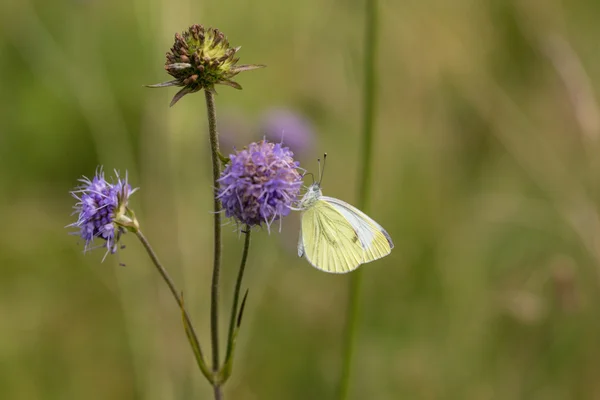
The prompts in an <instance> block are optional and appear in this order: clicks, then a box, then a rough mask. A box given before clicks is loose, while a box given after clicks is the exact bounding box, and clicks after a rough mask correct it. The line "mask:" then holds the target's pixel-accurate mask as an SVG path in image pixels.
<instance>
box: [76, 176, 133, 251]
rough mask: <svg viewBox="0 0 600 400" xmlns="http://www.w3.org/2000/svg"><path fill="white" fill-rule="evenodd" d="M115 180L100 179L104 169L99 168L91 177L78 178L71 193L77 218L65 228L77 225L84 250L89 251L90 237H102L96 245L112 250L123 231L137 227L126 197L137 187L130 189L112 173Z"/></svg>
mask: <svg viewBox="0 0 600 400" xmlns="http://www.w3.org/2000/svg"><path fill="white" fill-rule="evenodd" d="M115 175H116V182H114V183H110V182H108V181H107V180H106V179H104V171H102V168H99V169H98V170H97V171H96V175H95V176H94V178H93V179H91V180H90V179H88V178H86V177H83V178H82V179H80V180H79V181H80V182H81V183H83V185H80V186H78V187H77V188H76V189H75V190H73V191H72V192H71V195H72V196H73V197H75V198H76V199H77V200H78V202H77V204H76V205H75V207H74V209H75V212H74V214H78V217H77V221H75V222H73V223H72V224H69V225H67V227H73V228H78V229H79V232H77V234H79V236H81V238H82V239H83V240H85V248H84V252H85V251H89V250H93V249H94V247H91V244H92V243H93V241H94V239H96V238H99V239H102V240H104V243H103V244H102V245H101V246H98V247H105V248H106V254H105V255H104V257H105V258H106V255H107V254H108V253H112V254H114V253H116V252H117V249H118V243H119V240H120V238H121V236H122V235H123V234H124V233H125V232H126V231H127V230H132V231H135V230H137V229H139V226H138V222H137V220H136V219H135V215H134V214H133V212H132V211H131V210H130V209H129V208H128V201H129V196H130V195H131V194H133V193H134V192H135V191H136V190H137V189H131V186H130V185H129V183H128V182H127V175H126V176H125V179H124V180H122V179H121V178H119V175H118V174H117V173H116V171H115Z"/></svg>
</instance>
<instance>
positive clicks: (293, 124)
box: [261, 108, 315, 154]
mask: <svg viewBox="0 0 600 400" xmlns="http://www.w3.org/2000/svg"><path fill="white" fill-rule="evenodd" d="M261 130H262V132H264V135H265V137H266V138H267V139H268V140H271V141H273V142H284V143H286V144H287V145H289V146H290V147H292V148H293V149H294V151H295V152H296V154H302V153H308V152H310V150H311V149H312V146H313V144H314V141H315V131H314V128H313V125H312V123H311V122H310V121H309V120H308V118H306V117H305V116H303V115H301V114H300V113H298V112H296V111H294V110H291V109H287V108H272V109H270V110H267V111H266V112H265V113H264V114H263V115H262V117H261Z"/></svg>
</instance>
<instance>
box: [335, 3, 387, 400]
mask: <svg viewBox="0 0 600 400" xmlns="http://www.w3.org/2000/svg"><path fill="white" fill-rule="evenodd" d="M377 8H378V4H377V0H366V10H365V11H366V13H365V19H366V20H365V32H364V35H365V36H364V49H363V57H364V64H363V68H364V78H363V79H364V83H363V110H362V119H363V126H362V143H361V146H360V155H359V160H360V161H359V165H358V174H359V176H358V203H357V205H358V207H359V208H361V209H362V210H364V211H366V210H367V209H368V206H369V204H368V202H369V193H370V192H371V175H372V174H371V169H372V166H373V162H372V159H373V136H374V134H373V131H374V123H375V109H376V86H377V82H376V78H377V77H376V62H377V56H378V51H377V50H378V49H377V47H378V38H377V19H378V15H377V13H378V9H377ZM361 284H362V270H361V269H359V270H357V271H355V272H353V273H352V275H351V276H350V287H349V289H348V302H347V311H346V326H345V329H344V334H345V337H344V342H343V349H342V351H343V360H342V372H341V377H340V383H339V388H338V399H339V400H346V399H347V398H348V393H349V389H350V376H351V372H352V364H353V359H354V342H355V337H356V330H357V322H358V315H359V305H360V288H361Z"/></svg>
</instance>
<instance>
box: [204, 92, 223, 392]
mask: <svg viewBox="0 0 600 400" xmlns="http://www.w3.org/2000/svg"><path fill="white" fill-rule="evenodd" d="M204 95H205V97H206V111H207V114H208V133H209V137H210V150H211V155H212V170H213V188H214V193H213V199H214V214H213V215H214V236H215V238H214V245H215V248H214V259H213V274H212V284H211V295H210V334H211V335H210V338H211V344H212V369H213V373H214V374H217V373H218V371H219V275H220V273H221V200H219V199H218V197H217V196H218V191H219V176H220V175H221V160H220V159H219V137H218V134H217V111H216V109H215V97H214V93H213V92H212V91H211V90H210V89H205V90H204ZM214 394H215V400H217V399H221V398H222V397H223V395H222V391H221V386H220V383H218V382H217V381H215V384H214Z"/></svg>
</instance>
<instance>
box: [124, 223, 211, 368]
mask: <svg viewBox="0 0 600 400" xmlns="http://www.w3.org/2000/svg"><path fill="white" fill-rule="evenodd" d="M135 234H136V236H137V237H138V239H139V240H140V242H142V245H143V246H144V248H145V249H146V251H147V252H148V255H149V256H150V259H151V260H152V263H153V264H154V266H155V267H156V269H157V270H158V273H159V274H160V276H161V277H162V278H163V280H164V281H165V283H166V284H167V286H168V287H169V289H170V290H171V293H172V294H173V297H174V298H175V301H176V302H177V304H178V305H179V308H180V309H182V310H183V312H184V315H185V320H186V322H187V325H188V327H189V329H190V332H191V336H192V339H191V340H192V341H193V346H195V347H196V349H197V350H198V352H199V353H200V360H198V363H199V365H200V368H202V365H206V363H205V362H204V355H203V354H202V350H201V348H200V341H199V340H198V335H197V334H196V331H195V330H194V326H193V325H192V321H191V319H190V316H189V314H188V312H187V311H186V310H185V308H184V306H183V302H182V300H181V297H180V293H181V292H180V291H179V290H177V288H176V287H175V284H174V283H173V280H172V279H171V277H170V276H169V274H168V273H167V270H166V269H165V268H164V267H163V266H162V264H161V262H160V261H159V259H158V256H157V255H156V253H155V252H154V250H153V249H152V246H150V242H148V239H146V237H145V236H144V234H143V233H142V231H141V230H139V229H138V230H137V231H136V233H135ZM204 368H206V367H204ZM202 373H203V374H204V375H205V376H206V377H207V378H208V377H210V373H209V372H208V371H207V370H205V369H203V371H202Z"/></svg>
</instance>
